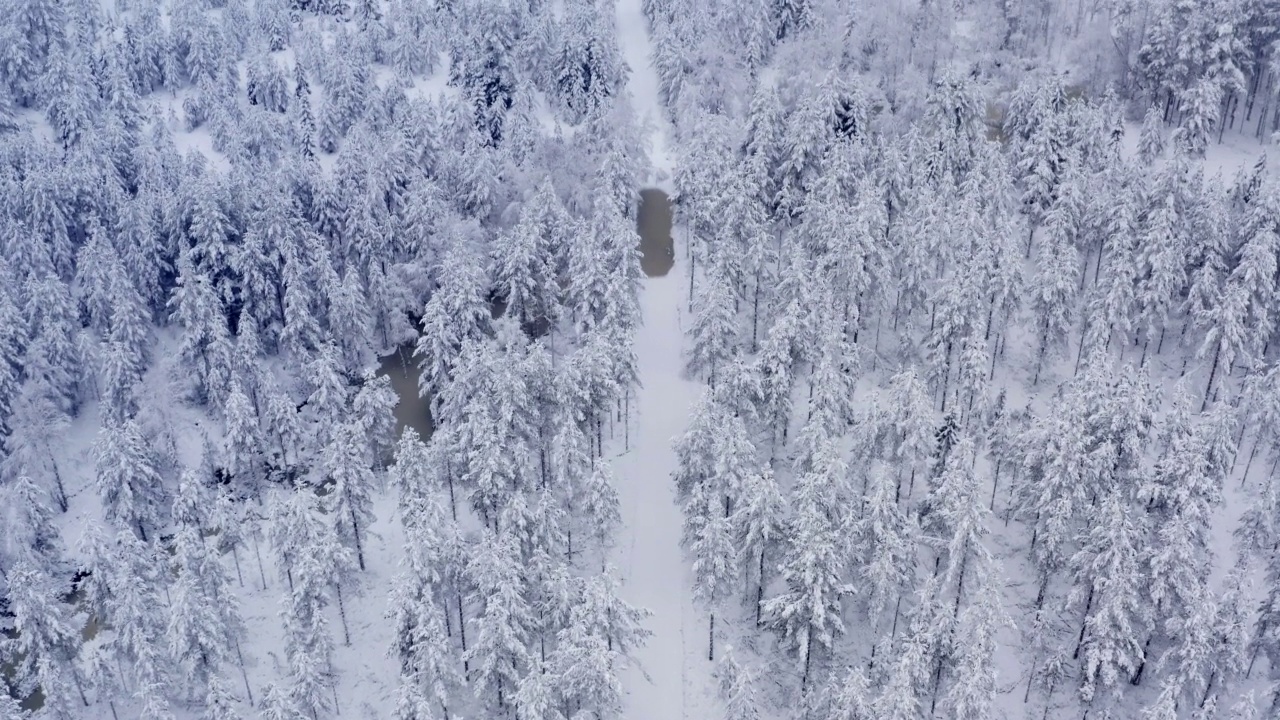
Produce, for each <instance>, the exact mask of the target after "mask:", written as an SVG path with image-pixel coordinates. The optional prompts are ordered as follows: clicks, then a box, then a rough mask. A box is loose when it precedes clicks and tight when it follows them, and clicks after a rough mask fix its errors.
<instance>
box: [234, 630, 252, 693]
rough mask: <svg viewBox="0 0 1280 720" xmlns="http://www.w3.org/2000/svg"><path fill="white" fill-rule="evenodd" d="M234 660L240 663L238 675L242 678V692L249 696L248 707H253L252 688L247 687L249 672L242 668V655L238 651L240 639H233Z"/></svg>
mask: <svg viewBox="0 0 1280 720" xmlns="http://www.w3.org/2000/svg"><path fill="white" fill-rule="evenodd" d="M235 648H236V662H237V663H238V664H239V665H240V677H241V678H242V679H243V680H244V694H245V695H246V696H248V698H249V707H253V704H254V703H253V690H251V689H250V688H249V673H247V672H245V669H244V655H243V654H242V653H241V652H240V641H239V640H238V639H237V640H236V641H235Z"/></svg>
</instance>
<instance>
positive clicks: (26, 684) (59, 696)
mask: <svg viewBox="0 0 1280 720" xmlns="http://www.w3.org/2000/svg"><path fill="white" fill-rule="evenodd" d="M9 609H10V612H12V613H13V626H14V629H15V630H17V633H18V636H17V640H16V641H15V642H14V644H13V649H14V650H15V651H16V657H17V658H18V659H19V662H18V663H17V666H16V669H15V673H14V675H15V678H16V681H17V687H18V691H19V693H20V694H21V695H22V696H24V697H25V696H28V695H30V694H31V693H32V692H34V691H35V689H36V688H37V687H39V688H40V689H41V691H42V692H43V693H44V698H45V701H44V702H45V704H44V708H43V711H44V713H45V714H46V715H48V716H50V717H53V718H58V720H70V719H71V718H73V717H75V714H74V713H75V711H74V710H73V709H72V708H73V707H74V706H75V703H76V700H77V699H78V700H79V701H80V702H81V703H82V704H83V705H84V706H86V707H87V706H88V705H89V702H88V700H87V699H85V694H84V687H83V680H82V679H81V674H80V668H79V666H78V664H77V663H76V656H77V654H78V652H79V646H80V638H79V633H78V632H77V631H76V629H75V627H74V626H73V625H72V619H71V609H70V608H69V607H68V606H67V605H66V604H65V603H63V602H62V601H61V600H60V599H59V598H58V593H57V588H56V586H55V584H54V579H53V578H52V577H51V576H50V575H49V570H48V569H46V568H41V567H39V566H37V565H35V564H34V563H33V562H32V561H31V560H28V559H21V560H19V561H18V563H17V564H16V565H15V566H14V567H13V569H12V571H11V572H10V573H9Z"/></svg>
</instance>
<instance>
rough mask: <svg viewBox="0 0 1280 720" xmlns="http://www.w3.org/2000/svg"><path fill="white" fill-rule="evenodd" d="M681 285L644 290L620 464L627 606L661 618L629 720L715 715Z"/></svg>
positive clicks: (658, 135)
mask: <svg viewBox="0 0 1280 720" xmlns="http://www.w3.org/2000/svg"><path fill="white" fill-rule="evenodd" d="M617 22H618V42H619V44H620V45H621V50H622V54H623V57H624V58H625V59H626V61H627V64H628V65H629V66H630V68H631V76H630V79H629V81H628V90H629V91H630V93H631V102H632V105H633V107H634V108H635V110H636V113H637V115H638V116H639V118H640V121H641V122H642V123H643V124H644V127H645V128H646V130H647V133H648V138H649V159H650V161H651V162H652V165H653V170H654V173H653V175H652V176H651V177H649V178H648V179H647V181H646V182H647V183H649V184H652V185H656V186H659V187H663V188H664V189H666V190H667V191H670V190H671V188H670V174H671V171H672V156H671V154H670V145H669V138H670V137H671V135H670V126H669V125H668V123H667V122H666V118H665V114H664V113H663V112H662V109H661V108H662V106H661V104H660V103H659V99H658V78H657V74H656V73H655V72H654V69H653V65H652V63H651V61H650V50H651V47H652V45H651V42H650V39H649V34H648V31H647V29H646V24H645V20H644V15H643V14H642V13H641V10H640V0H619V2H618V4H617ZM678 240H679V238H677V242H678ZM676 257H677V258H678V257H680V250H679V249H678V248H677V250H676ZM681 288H682V284H681V281H680V274H679V271H678V270H673V271H672V273H671V274H669V275H667V276H666V277H659V278H646V279H645V281H644V284H643V285H642V287H641V291H640V307H641V311H642V313H643V317H644V325H643V326H642V327H641V328H640V330H639V331H638V332H637V334H636V338H635V346H636V354H637V358H638V361H639V373H640V385H641V386H640V390H639V393H638V396H637V399H636V404H635V412H636V414H635V419H634V423H635V425H634V426H633V430H632V436H631V437H632V445H631V450H630V452H627V453H625V454H624V455H622V456H620V457H618V458H617V459H616V460H615V468H616V470H617V477H618V494H619V500H620V501H621V504H622V518H623V524H624V527H623V530H622V532H621V533H620V534H619V538H618V547H617V550H616V552H615V553H614V562H615V564H616V565H617V566H618V569H619V572H621V574H622V581H623V594H624V596H625V598H626V600H627V601H628V602H631V603H632V604H634V605H637V606H639V607H643V608H646V609H648V610H649V611H650V612H652V613H653V616H652V617H651V618H650V619H649V622H648V628H649V629H650V630H651V631H652V632H653V636H652V637H650V638H649V640H648V642H647V643H646V644H645V645H644V647H642V648H641V649H640V650H639V651H638V652H637V657H636V660H637V661H638V667H636V668H633V669H631V670H630V671H628V673H627V674H626V676H625V677H624V678H623V683H624V686H625V690H626V695H627V696H626V708H625V715H624V717H626V718H627V719H628V720H687V719H696V720H703V719H704V718H706V717H708V716H707V715H706V708H707V707H708V705H707V700H708V698H709V693H708V677H709V676H708V672H709V667H708V663H707V660H706V656H705V654H703V653H705V652H706V642H707V639H706V621H705V620H702V621H701V622H699V620H700V619H701V613H700V612H699V611H697V610H696V609H695V608H694V607H693V605H692V603H691V600H690V598H691V597H692V595H691V593H690V592H689V572H688V569H687V568H686V565H685V562H684V557H683V554H682V552H681V550H680V526H681V517H680V510H679V508H678V507H677V506H676V504H675V488H674V485H673V483H672V480H671V475H672V471H673V470H674V469H675V462H676V460H675V452H674V451H673V450H672V447H671V443H672V441H673V440H674V438H675V436H676V435H677V434H679V433H680V432H682V431H683V430H684V427H685V424H686V421H687V419H688V415H689V408H690V405H691V404H692V403H693V401H694V399H695V398H696V397H697V394H698V393H699V391H700V388H699V386H698V385H697V383H693V382H689V381H686V380H684V379H683V377H682V373H681V370H682V368H683V362H682V359H681V357H682V356H681V341H682V338H683V334H682V332H681V322H680V310H681V304H682V303H683V302H684V297H683V294H682V292H681Z"/></svg>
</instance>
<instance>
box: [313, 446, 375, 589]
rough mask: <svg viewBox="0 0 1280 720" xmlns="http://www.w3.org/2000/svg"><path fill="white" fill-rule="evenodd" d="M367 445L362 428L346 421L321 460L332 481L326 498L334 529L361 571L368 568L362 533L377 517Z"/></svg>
mask: <svg viewBox="0 0 1280 720" xmlns="http://www.w3.org/2000/svg"><path fill="white" fill-rule="evenodd" d="M366 447H367V446H366V445H365V438H364V435H363V433H361V432H360V428H359V427H358V426H356V425H355V424H353V423H350V422H347V423H343V424H341V425H339V426H338V428H337V429H336V432H335V433H334V436H333V438H332V439H331V440H330V442H329V444H328V445H326V446H325V448H324V450H323V452H322V455H321V461H320V464H321V468H322V472H323V473H324V475H325V477H326V479H327V480H328V481H330V482H332V483H333V485H332V487H331V489H330V490H329V493H328V495H327V500H328V505H329V508H328V512H329V515H330V516H331V517H332V518H333V522H334V530H335V532H336V533H337V535H338V537H339V538H341V540H342V542H343V543H344V544H346V545H348V546H349V549H350V550H352V551H353V552H354V553H355V556H356V561H357V562H358V563H359V565H360V569H361V570H364V569H365V565H364V541H363V540H362V533H365V534H367V532H368V527H369V525H371V524H372V523H373V520H374V516H373V496H372V493H373V489H374V475H373V470H372V468H371V467H370V466H369V460H368V453H367V451H366Z"/></svg>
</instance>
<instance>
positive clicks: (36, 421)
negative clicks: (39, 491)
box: [0, 382, 70, 512]
mask: <svg viewBox="0 0 1280 720" xmlns="http://www.w3.org/2000/svg"><path fill="white" fill-rule="evenodd" d="M7 424H10V425H11V426H12V429H11V430H10V432H9V433H8V434H7V436H6V437H4V438H3V443H2V447H3V449H4V453H3V457H0V477H2V478H4V479H5V480H6V481H7V482H9V483H18V482H21V481H22V479H24V478H25V479H27V480H28V481H30V482H32V483H34V484H36V485H38V486H39V487H41V488H44V489H46V490H47V491H48V492H49V494H50V496H51V497H52V499H53V501H54V502H56V503H57V505H58V509H60V510H62V511H63V512H66V510H67V509H68V507H69V502H70V501H69V498H68V497H67V491H66V488H65V487H64V483H63V478H62V472H61V471H60V470H59V466H58V461H57V457H58V445H57V443H58V441H59V439H60V438H62V437H64V433H65V432H66V429H67V426H68V424H69V423H68V418H67V416H66V414H65V413H64V412H63V411H62V410H61V409H60V408H58V406H57V405H56V404H55V402H54V400H53V399H51V398H50V397H49V396H48V395H47V394H46V393H43V392H40V387H39V386H38V385H37V384H35V383H32V382H27V383H24V384H23V385H22V388H21V390H20V391H19V393H18V396H17V397H16V398H15V399H14V403H13V407H12V414H10V415H9V416H8V420H7Z"/></svg>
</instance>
